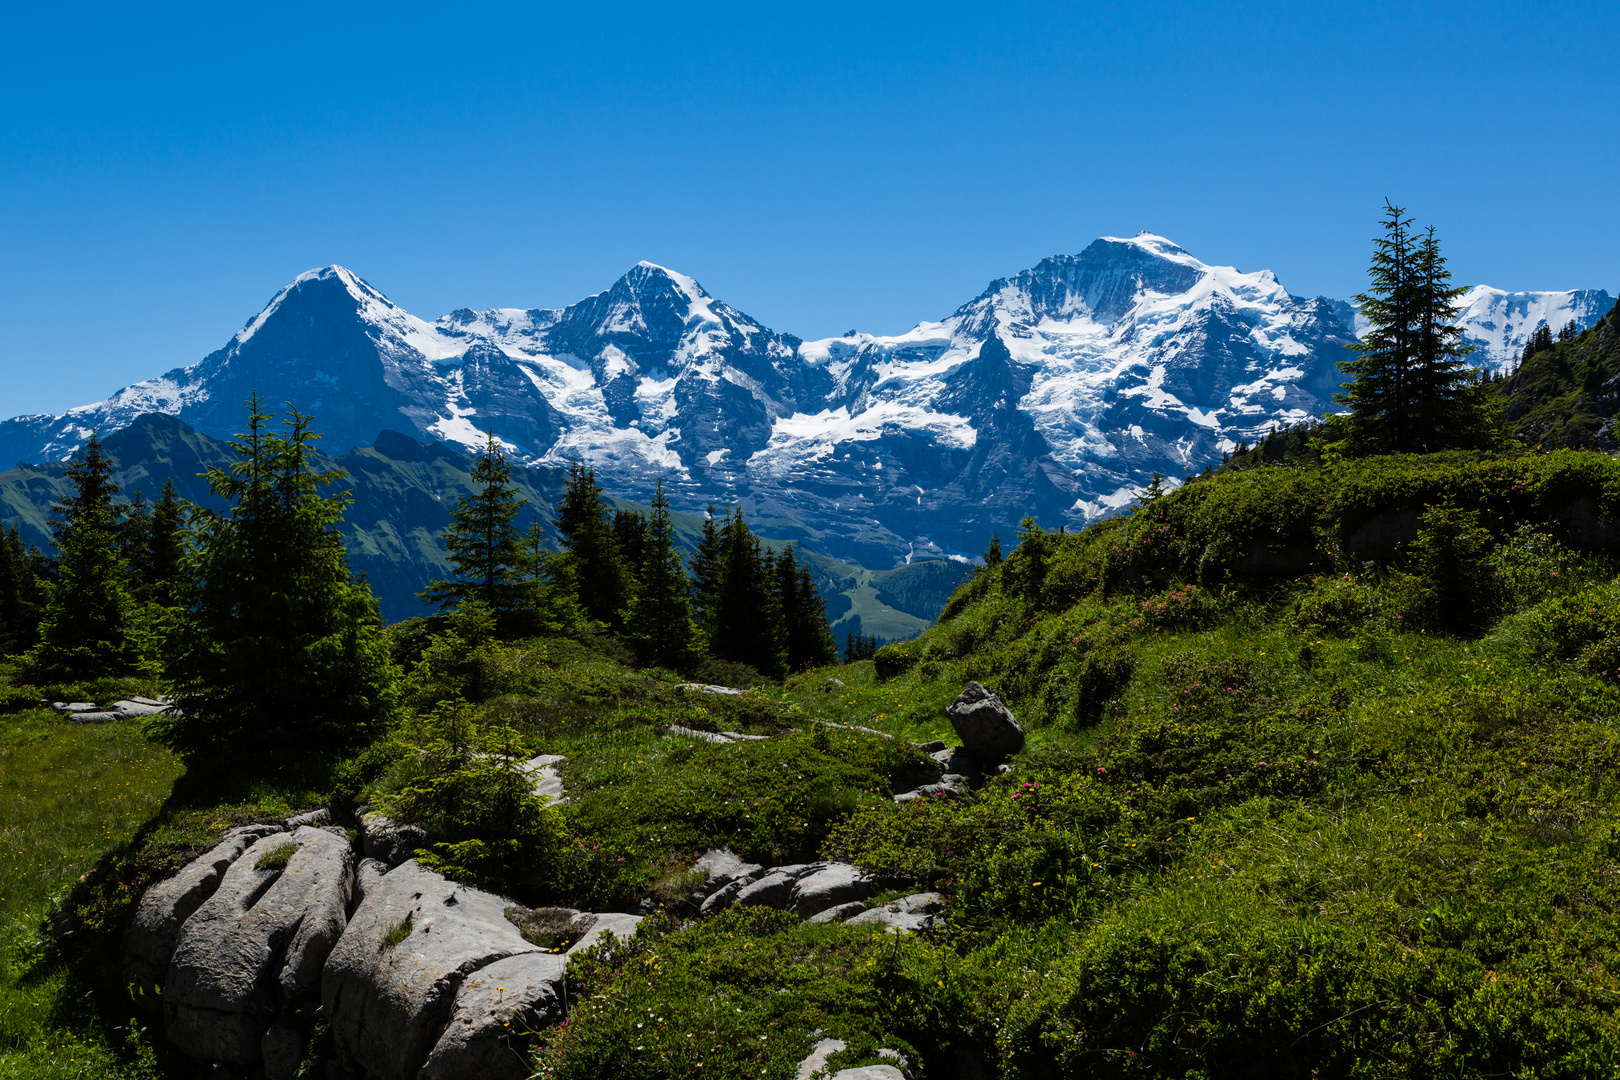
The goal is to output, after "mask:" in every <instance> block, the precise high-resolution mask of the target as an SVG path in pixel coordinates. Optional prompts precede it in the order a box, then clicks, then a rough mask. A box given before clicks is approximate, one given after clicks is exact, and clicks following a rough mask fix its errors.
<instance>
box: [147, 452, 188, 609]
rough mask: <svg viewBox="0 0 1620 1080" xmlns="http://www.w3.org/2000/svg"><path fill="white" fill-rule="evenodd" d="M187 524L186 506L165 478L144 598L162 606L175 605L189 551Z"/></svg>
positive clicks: (155, 508) (151, 534)
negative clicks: (184, 562) (176, 592)
mask: <svg viewBox="0 0 1620 1080" xmlns="http://www.w3.org/2000/svg"><path fill="white" fill-rule="evenodd" d="M184 527H185V508H184V506H182V504H181V502H180V496H179V495H177V494H176V493H175V490H174V481H173V480H172V479H169V480H165V481H163V494H162V495H161V496H159V497H158V501H157V502H156V503H154V504H153V505H152V521H151V525H150V526H149V527H148V529H147V533H146V552H145V560H144V563H143V567H142V570H143V574H144V576H145V582H144V584H143V590H144V591H143V592H142V594H141V599H143V600H151V601H153V602H155V603H157V604H158V605H160V606H162V607H173V606H174V605H175V602H176V599H175V590H176V587H177V585H178V583H179V581H180V573H181V563H182V561H183V560H184V559H185V554H186V538H185V535H184Z"/></svg>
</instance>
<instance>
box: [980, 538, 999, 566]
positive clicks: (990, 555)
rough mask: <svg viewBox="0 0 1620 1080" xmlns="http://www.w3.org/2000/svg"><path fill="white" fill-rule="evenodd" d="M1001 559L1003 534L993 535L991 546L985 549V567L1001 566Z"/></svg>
mask: <svg viewBox="0 0 1620 1080" xmlns="http://www.w3.org/2000/svg"><path fill="white" fill-rule="evenodd" d="M1001 558H1002V555H1001V534H1000V533H998V532H996V533H991V534H990V546H989V547H987V548H985V549H984V565H986V566H1000V565H1001Z"/></svg>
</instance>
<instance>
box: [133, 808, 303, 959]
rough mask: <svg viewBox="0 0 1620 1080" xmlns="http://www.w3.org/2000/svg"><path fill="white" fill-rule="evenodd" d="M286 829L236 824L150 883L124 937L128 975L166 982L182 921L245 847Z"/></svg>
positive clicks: (198, 904)
mask: <svg viewBox="0 0 1620 1080" xmlns="http://www.w3.org/2000/svg"><path fill="white" fill-rule="evenodd" d="M281 831H282V828H281V826H280V825H245V826H243V827H242V828H240V829H232V830H231V831H230V832H228V833H226V834H225V836H224V838H223V839H221V840H220V842H219V843H217V844H215V845H214V846H213V847H212V848H211V849H210V850H209V851H208V852H207V854H205V855H202V856H201V857H199V858H197V859H194V860H192V861H191V862H190V863H187V864H186V865H185V866H184V867H183V868H181V870H180V872H179V873H177V874H175V875H174V876H173V877H170V878H165V879H164V880H162V881H159V882H157V883H156V884H154V885H152V886H150V887H148V888H147V890H146V893H145V894H144V895H143V896H142V897H141V902H140V905H139V906H138V907H137V908H136V909H135V916H134V918H133V919H131V920H130V925H129V931H128V933H127V934H126V935H125V937H124V981H125V982H127V983H133V984H135V985H136V986H142V987H146V988H147V989H152V988H155V987H160V986H162V985H163V978H164V975H165V973H166V972H167V971H168V969H169V958H170V957H171V956H172V955H173V953H174V942H175V939H176V938H177V937H178V936H179V934H180V927H181V925H182V924H183V923H184V922H185V921H186V920H187V919H189V918H191V916H192V914H193V913H194V912H196V910H197V909H198V908H199V907H201V906H202V904H203V901H205V900H207V899H208V898H209V897H210V896H213V895H214V891H215V890H216V889H218V888H219V881H220V878H221V877H223V876H224V874H225V871H226V869H227V868H229V867H230V865H231V864H232V863H234V862H235V861H236V860H237V859H238V858H239V857H241V854H242V852H244V851H246V850H247V849H248V847H249V846H250V845H252V843H253V842H254V841H255V840H257V839H259V838H260V837H261V836H267V835H269V834H271V833H279V832H281Z"/></svg>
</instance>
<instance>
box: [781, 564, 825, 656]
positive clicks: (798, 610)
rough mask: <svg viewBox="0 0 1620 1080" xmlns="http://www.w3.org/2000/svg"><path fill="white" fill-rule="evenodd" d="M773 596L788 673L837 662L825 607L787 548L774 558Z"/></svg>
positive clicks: (807, 576) (802, 568)
mask: <svg viewBox="0 0 1620 1080" xmlns="http://www.w3.org/2000/svg"><path fill="white" fill-rule="evenodd" d="M776 594H777V597H778V603H779V604H780V605H781V608H782V631H783V634H782V636H783V639H784V642H785V644H786V647H787V666H788V670H789V671H803V670H805V669H806V668H812V667H821V666H823V665H825V664H832V663H836V662H837V661H838V642H837V641H835V640H834V639H833V635H832V628H831V627H830V626H828V625H827V604H826V601H824V600H822V598H821V595H820V594H819V593H818V592H817V591H816V583H815V580H814V579H813V578H812V577H811V576H810V571H809V570H807V569H806V568H805V567H804V566H803V565H802V564H801V563H800V562H799V561H798V559H797V558H796V557H795V556H794V554H793V545H792V544H789V545H788V546H787V547H785V548H783V549H782V552H781V554H779V555H778V556H777V557H776Z"/></svg>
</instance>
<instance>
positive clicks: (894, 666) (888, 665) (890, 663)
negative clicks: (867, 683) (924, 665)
mask: <svg viewBox="0 0 1620 1080" xmlns="http://www.w3.org/2000/svg"><path fill="white" fill-rule="evenodd" d="M916 663H917V653H916V651H915V649H914V647H913V646H912V645H911V644H910V643H909V642H895V643H893V644H890V645H885V646H883V647H882V648H881V649H878V650H877V651H876V652H874V653H873V654H872V667H873V669H874V670H875V671H876V672H877V677H878V678H879V679H892V678H894V677H895V676H896V675H900V674H902V673H904V672H906V671H909V670H911V668H912V667H913V666H914V665H915V664H916Z"/></svg>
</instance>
